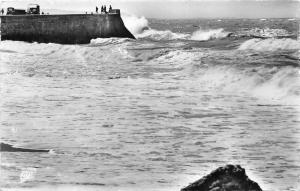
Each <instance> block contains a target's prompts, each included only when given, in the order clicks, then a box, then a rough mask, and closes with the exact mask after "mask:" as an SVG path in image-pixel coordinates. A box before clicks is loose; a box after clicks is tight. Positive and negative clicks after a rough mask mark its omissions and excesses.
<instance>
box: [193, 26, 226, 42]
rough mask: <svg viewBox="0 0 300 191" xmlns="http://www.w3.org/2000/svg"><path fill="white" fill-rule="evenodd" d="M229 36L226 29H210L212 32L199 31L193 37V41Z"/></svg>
mask: <svg viewBox="0 0 300 191" xmlns="http://www.w3.org/2000/svg"><path fill="white" fill-rule="evenodd" d="M228 35H229V33H228V32H225V31H224V29H222V28H220V29H210V30H201V29H200V30H198V31H196V32H194V33H193V34H192V36H191V38H190V39H191V40H199V41H207V40H212V39H221V38H225V37H227V36H228Z"/></svg>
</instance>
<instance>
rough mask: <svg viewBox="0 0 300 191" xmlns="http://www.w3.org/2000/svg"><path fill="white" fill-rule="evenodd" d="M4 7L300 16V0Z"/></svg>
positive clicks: (63, 1)
mask: <svg viewBox="0 0 300 191" xmlns="http://www.w3.org/2000/svg"><path fill="white" fill-rule="evenodd" d="M0 1H1V2H2V3H1V6H2V7H8V6H17V7H20V8H21V7H23V8H24V7H26V4H28V3H38V4H40V5H41V8H42V9H62V10H68V11H79V12H85V11H88V12H91V11H94V9H95V6H96V5H97V6H98V7H100V6H101V5H102V4H106V5H109V4H111V5H112V6H113V8H120V9H121V11H122V12H123V13H124V12H126V13H129V14H135V15H137V16H145V17H149V18H224V17H226V18H232V17H235V18H270V17H272V18H275V17H277V18H278V17H279V18H281V17H296V16H297V17H299V16H300V6H299V4H300V0H0Z"/></svg>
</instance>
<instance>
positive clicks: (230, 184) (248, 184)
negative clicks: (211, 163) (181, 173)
mask: <svg viewBox="0 0 300 191" xmlns="http://www.w3.org/2000/svg"><path fill="white" fill-rule="evenodd" d="M181 191H262V189H261V188H260V187H259V185H258V184H257V183H256V182H254V181H252V180H250V179H249V178H248V176H247V175H246V172H245V169H243V168H242V167H241V166H240V165H226V166H225V167H220V168H218V169H216V170H214V171H213V172H211V173H210V174H209V175H207V176H204V177H203V178H201V179H200V180H198V181H196V182H194V183H192V184H191V185H189V186H187V187H185V188H183V189H181Z"/></svg>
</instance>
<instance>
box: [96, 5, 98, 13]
mask: <svg viewBox="0 0 300 191" xmlns="http://www.w3.org/2000/svg"><path fill="white" fill-rule="evenodd" d="M96 13H97V14H98V7H97V6H96Z"/></svg>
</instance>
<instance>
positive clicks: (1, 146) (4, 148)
mask: <svg viewBox="0 0 300 191" xmlns="http://www.w3.org/2000/svg"><path fill="white" fill-rule="evenodd" d="M49 151H50V150H40V149H24V148H17V147H13V146H12V145H9V144H6V143H0V152H30V153H47V152H49Z"/></svg>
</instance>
